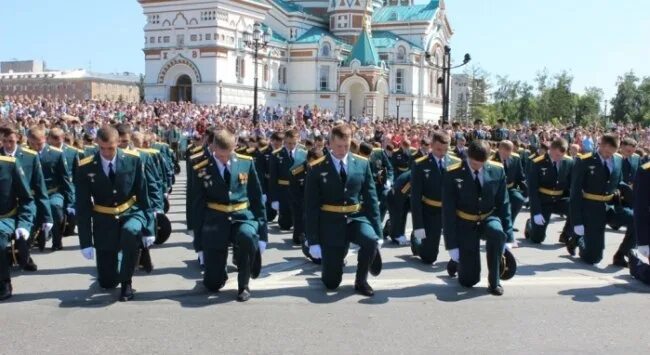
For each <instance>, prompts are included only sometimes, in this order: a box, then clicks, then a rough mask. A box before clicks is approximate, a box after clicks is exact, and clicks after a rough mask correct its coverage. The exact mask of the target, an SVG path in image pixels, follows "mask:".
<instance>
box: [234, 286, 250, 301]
mask: <svg viewBox="0 0 650 355" xmlns="http://www.w3.org/2000/svg"><path fill="white" fill-rule="evenodd" d="M249 299H251V292H250V290H249V289H248V287H246V288H244V289H241V290H239V294H238V295H237V302H246V301H248V300H249Z"/></svg>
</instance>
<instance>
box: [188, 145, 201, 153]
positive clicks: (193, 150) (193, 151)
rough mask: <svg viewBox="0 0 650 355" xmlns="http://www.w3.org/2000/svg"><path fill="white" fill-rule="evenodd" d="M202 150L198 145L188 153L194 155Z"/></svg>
mask: <svg viewBox="0 0 650 355" xmlns="http://www.w3.org/2000/svg"><path fill="white" fill-rule="evenodd" d="M202 150H203V147H202V146H200V145H199V146H197V147H194V148H192V149H190V152H192V153H196V152H200V151H202Z"/></svg>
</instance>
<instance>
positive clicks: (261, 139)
mask: <svg viewBox="0 0 650 355" xmlns="http://www.w3.org/2000/svg"><path fill="white" fill-rule="evenodd" d="M257 144H259V146H260V147H265V146H267V145H269V140H268V139H266V138H264V137H259V138H257Z"/></svg>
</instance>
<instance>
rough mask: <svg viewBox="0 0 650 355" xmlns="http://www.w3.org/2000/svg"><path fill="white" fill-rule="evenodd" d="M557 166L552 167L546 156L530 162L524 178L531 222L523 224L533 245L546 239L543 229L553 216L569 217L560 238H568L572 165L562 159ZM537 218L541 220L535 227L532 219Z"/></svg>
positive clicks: (551, 162) (567, 160)
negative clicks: (540, 217) (539, 216)
mask: <svg viewBox="0 0 650 355" xmlns="http://www.w3.org/2000/svg"><path fill="white" fill-rule="evenodd" d="M557 163H558V164H553V161H552V160H551V158H550V156H549V155H548V154H545V155H540V156H539V157H537V158H535V159H533V160H531V161H530V169H529V171H528V175H527V176H528V180H527V181H528V196H529V200H530V219H529V220H528V221H526V231H525V233H524V234H525V236H526V238H527V239H530V241H532V242H533V243H542V242H543V241H544V239H546V228H547V227H548V224H549V221H550V219H551V214H553V213H555V214H559V215H565V216H567V217H568V218H567V220H566V222H565V224H564V228H563V229H562V234H563V236H565V237H568V236H570V235H571V230H570V228H571V221H570V219H571V217H570V213H569V194H570V187H571V174H572V170H573V164H574V162H573V159H571V158H570V157H568V156H564V157H563V159H562V161H560V162H557ZM558 165H559V166H558ZM539 214H541V215H542V217H543V219H544V221H543V222H544V223H543V224H541V225H539V224H536V223H535V216H536V215H539Z"/></svg>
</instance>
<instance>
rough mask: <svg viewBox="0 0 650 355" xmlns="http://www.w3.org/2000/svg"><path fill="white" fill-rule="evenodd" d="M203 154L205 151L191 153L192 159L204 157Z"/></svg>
mask: <svg viewBox="0 0 650 355" xmlns="http://www.w3.org/2000/svg"><path fill="white" fill-rule="evenodd" d="M202 156H203V152H198V153H196V154H194V155H191V156H190V160H194V159H196V158H199V157H202Z"/></svg>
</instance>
